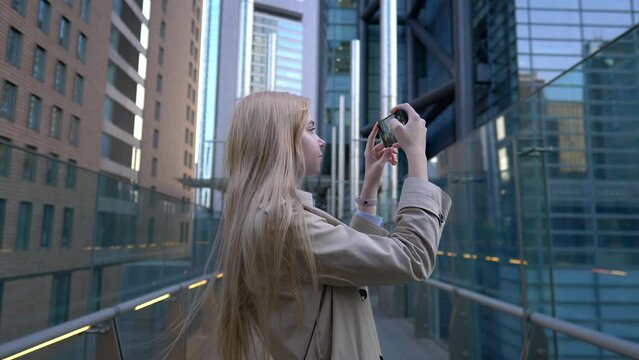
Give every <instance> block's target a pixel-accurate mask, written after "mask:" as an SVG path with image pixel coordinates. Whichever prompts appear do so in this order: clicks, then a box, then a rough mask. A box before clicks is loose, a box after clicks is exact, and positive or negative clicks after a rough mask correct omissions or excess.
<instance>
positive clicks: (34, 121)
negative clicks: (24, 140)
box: [27, 94, 42, 131]
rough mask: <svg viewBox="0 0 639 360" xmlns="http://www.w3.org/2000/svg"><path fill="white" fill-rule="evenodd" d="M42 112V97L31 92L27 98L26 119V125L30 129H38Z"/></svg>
mask: <svg viewBox="0 0 639 360" xmlns="http://www.w3.org/2000/svg"><path fill="white" fill-rule="evenodd" d="M41 113H42V99H41V98H40V97H39V96H36V95H33V94H31V97H30V98H29V118H28V119H27V127H28V128H29V129H31V130H35V131H38V130H40V114H41Z"/></svg>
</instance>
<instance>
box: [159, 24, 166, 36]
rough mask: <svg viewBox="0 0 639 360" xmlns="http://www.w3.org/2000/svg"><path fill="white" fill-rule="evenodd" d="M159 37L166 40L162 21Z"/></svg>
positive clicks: (164, 26) (164, 25)
mask: <svg viewBox="0 0 639 360" xmlns="http://www.w3.org/2000/svg"><path fill="white" fill-rule="evenodd" d="M160 37H161V38H162V40H164V39H165V38H166V23H165V22H164V20H162V22H161V23H160Z"/></svg>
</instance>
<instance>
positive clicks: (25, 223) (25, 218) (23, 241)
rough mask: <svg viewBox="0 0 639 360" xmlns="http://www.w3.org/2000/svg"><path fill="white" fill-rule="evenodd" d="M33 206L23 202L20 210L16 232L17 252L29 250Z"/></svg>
mask: <svg viewBox="0 0 639 360" xmlns="http://www.w3.org/2000/svg"><path fill="white" fill-rule="evenodd" d="M32 210H33V205H32V204H31V203H30V202H26V201H21V202H20V207H19V210H18V224H17V225H18V227H17V230H16V250H18V251H26V250H29V237H30V236H31V212H32Z"/></svg>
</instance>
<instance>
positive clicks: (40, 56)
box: [33, 46, 47, 82]
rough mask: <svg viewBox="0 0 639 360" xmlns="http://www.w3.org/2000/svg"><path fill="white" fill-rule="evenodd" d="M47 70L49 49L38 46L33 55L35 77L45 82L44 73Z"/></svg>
mask: <svg viewBox="0 0 639 360" xmlns="http://www.w3.org/2000/svg"><path fill="white" fill-rule="evenodd" d="M46 70H47V51H46V50H44V49H43V48H41V47H39V46H36V49H35V55H34V57H33V77H34V78H36V79H38V80H40V81H41V82H44V74H45V73H46Z"/></svg>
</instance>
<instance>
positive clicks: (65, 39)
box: [58, 16, 71, 49]
mask: <svg viewBox="0 0 639 360" xmlns="http://www.w3.org/2000/svg"><path fill="white" fill-rule="evenodd" d="M70 32H71V23H70V22H69V19H67V18H65V17H64V16H63V17H61V18H60V31H59V32H58V43H59V44H60V45H62V47H63V48H65V49H69V37H70Z"/></svg>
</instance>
